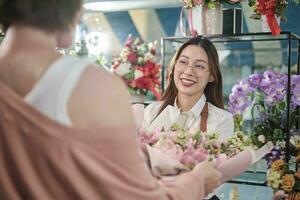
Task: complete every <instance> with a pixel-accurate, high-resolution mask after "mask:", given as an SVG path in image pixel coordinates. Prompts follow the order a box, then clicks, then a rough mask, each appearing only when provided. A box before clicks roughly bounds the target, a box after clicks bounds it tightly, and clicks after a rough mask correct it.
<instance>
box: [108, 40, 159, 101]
mask: <svg viewBox="0 0 300 200" xmlns="http://www.w3.org/2000/svg"><path fill="white" fill-rule="evenodd" d="M155 55H156V42H153V43H145V42H143V41H142V40H141V39H140V38H136V39H134V38H132V37H131V36H129V37H128V39H127V41H126V43H125V47H124V48H123V49H122V51H121V54H120V55H119V56H118V57H116V58H115V59H114V61H113V65H112V70H113V72H114V73H115V74H116V75H118V76H120V77H122V79H123V80H124V81H125V82H126V84H127V86H128V89H129V92H130V93H131V94H146V93H147V92H148V91H149V90H150V91H151V92H152V93H153V94H154V95H155V97H156V98H157V99H160V70H161V65H160V64H159V63H158V62H157V61H156V59H155Z"/></svg>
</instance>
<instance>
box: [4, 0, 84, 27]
mask: <svg viewBox="0 0 300 200" xmlns="http://www.w3.org/2000/svg"><path fill="white" fill-rule="evenodd" d="M81 5H82V0H26V1H24V0H0V24H2V28H3V31H6V30H7V29H8V27H9V26H10V25H12V24H15V23H19V24H24V25H29V26H33V27H36V28H40V29H43V30H45V31H49V32H55V31H64V30H68V29H69V28H70V25H72V23H74V20H75V17H76V14H77V13H78V11H79V10H80V8H81Z"/></svg>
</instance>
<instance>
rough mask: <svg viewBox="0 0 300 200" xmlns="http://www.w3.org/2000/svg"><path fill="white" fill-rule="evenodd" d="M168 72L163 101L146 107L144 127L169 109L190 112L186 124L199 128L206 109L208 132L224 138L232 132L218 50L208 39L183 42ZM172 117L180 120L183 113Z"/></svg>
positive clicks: (146, 127) (188, 126) (174, 119)
mask: <svg viewBox="0 0 300 200" xmlns="http://www.w3.org/2000/svg"><path fill="white" fill-rule="evenodd" d="M169 72H170V74H169V77H168V86H167V89H166V91H165V93H164V95H163V98H162V100H163V101H162V102H158V103H157V102H156V103H153V104H150V105H149V106H148V107H147V108H146V109H145V119H144V124H143V129H145V130H149V129H148V128H149V127H152V125H151V124H152V122H153V121H154V119H156V118H158V116H159V115H160V114H161V113H163V112H164V111H165V110H166V109H172V110H174V109H175V110H176V109H177V110H179V112H189V113H191V114H192V115H189V116H191V117H190V118H189V119H187V122H188V123H187V124H186V125H185V126H186V128H196V129H199V127H200V126H199V124H201V119H200V118H201V117H200V113H201V112H202V111H203V110H205V109H207V110H208V113H209V115H208V118H207V124H205V127H206V129H205V131H207V132H218V133H219V134H220V137H221V138H226V137H227V136H229V135H231V134H232V133H233V118H232V115H231V114H230V113H229V112H227V111H225V110H224V103H223V94H222V93H223V92H222V75H221V72H220V67H219V59H218V54H217V50H216V48H215V46H214V45H213V44H212V43H211V42H210V41H209V40H207V39H201V38H192V39H190V40H189V41H187V42H186V43H184V44H183V45H182V46H181V47H180V48H179V49H178V50H177V52H176V54H175V55H174V57H173V59H172V61H171V64H170V67H169ZM172 117H173V119H172V120H171V121H172V122H177V120H179V119H180V116H179V117H178V119H177V118H176V117H174V116H172ZM202 123H203V122H202ZM162 124H163V123H162ZM155 128H161V127H155Z"/></svg>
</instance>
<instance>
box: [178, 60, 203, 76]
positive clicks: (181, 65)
mask: <svg viewBox="0 0 300 200" xmlns="http://www.w3.org/2000/svg"><path fill="white" fill-rule="evenodd" d="M175 65H176V66H177V68H178V69H180V70H184V71H185V70H187V69H188V68H189V67H192V70H193V72H195V73H202V72H206V71H209V66H208V64H207V63H206V62H205V61H202V60H197V61H195V62H193V63H190V61H189V60H188V59H186V58H179V59H178V60H177V61H176V64H175Z"/></svg>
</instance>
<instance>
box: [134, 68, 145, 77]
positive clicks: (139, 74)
mask: <svg viewBox="0 0 300 200" xmlns="http://www.w3.org/2000/svg"><path fill="white" fill-rule="evenodd" d="M143 76H144V73H143V72H142V71H140V70H138V69H137V70H135V71H134V79H138V78H141V77H143Z"/></svg>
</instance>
